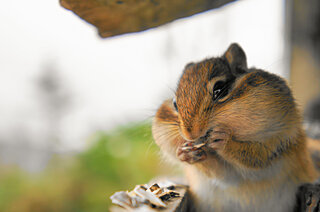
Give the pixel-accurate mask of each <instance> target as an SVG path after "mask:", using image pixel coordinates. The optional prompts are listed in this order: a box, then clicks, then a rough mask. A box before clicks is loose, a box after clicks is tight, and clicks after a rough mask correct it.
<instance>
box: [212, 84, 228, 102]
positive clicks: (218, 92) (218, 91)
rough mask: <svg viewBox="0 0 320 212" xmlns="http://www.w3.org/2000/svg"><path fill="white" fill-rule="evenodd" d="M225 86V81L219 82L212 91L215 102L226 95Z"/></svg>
mask: <svg viewBox="0 0 320 212" xmlns="http://www.w3.org/2000/svg"><path fill="white" fill-rule="evenodd" d="M225 85H226V83H225V82H223V81H218V82H216V84H214V86H213V91H212V95H213V100H217V99H219V98H221V97H223V96H225V95H226V92H224V89H225V88H226V86H225Z"/></svg>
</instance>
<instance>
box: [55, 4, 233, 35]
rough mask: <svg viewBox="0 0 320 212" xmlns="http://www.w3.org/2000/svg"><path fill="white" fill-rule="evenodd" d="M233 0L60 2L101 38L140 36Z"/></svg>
mask: <svg viewBox="0 0 320 212" xmlns="http://www.w3.org/2000/svg"><path fill="white" fill-rule="evenodd" d="M233 1H235V0H192V1H190V0H174V1H172V0H60V4H61V5H62V6H63V7H64V8H66V9H68V10H71V11H73V12H74V13H75V14H77V15H78V16H79V17H80V18H82V19H84V20H85V21H87V22H89V23H91V24H93V25H94V26H96V27H97V28H98V31H99V35H100V36H101V37H104V38H105V37H111V36H115V35H121V34H124V33H131V32H140V31H143V30H147V29H150V28H154V27H157V26H160V25H163V24H166V23H169V22H171V21H173V20H176V19H179V18H184V17H188V16H191V15H194V14H197V13H200V12H204V11H207V10H210V9H213V8H218V7H220V6H223V5H225V4H227V3H230V2H233Z"/></svg>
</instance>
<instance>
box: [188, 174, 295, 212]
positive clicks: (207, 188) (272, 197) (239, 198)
mask: <svg viewBox="0 0 320 212" xmlns="http://www.w3.org/2000/svg"><path fill="white" fill-rule="evenodd" d="M192 181H193V182H192V183H190V190H191V192H192V195H193V197H194V201H195V206H196V209H197V210H196V211H197V212H198V211H201V212H208V211H224V212H270V211H272V212H286V211H288V212H289V211H293V208H294V205H295V193H296V190H297V185H295V184H294V183H292V182H290V181H289V180H286V181H284V182H281V183H279V184H271V185H270V186H265V187H263V186H262V187H261V185H260V184H259V181H257V188H255V182H253V184H252V185H251V187H249V188H247V187H246V186H242V185H241V183H242V182H241V180H236V179H233V180H232V181H233V182H231V181H228V182H225V181H223V180H218V179H210V178H208V177H207V176H204V175H202V174H200V173H199V172H197V173H196V174H194V175H193V179H192ZM258 187H259V188H258Z"/></svg>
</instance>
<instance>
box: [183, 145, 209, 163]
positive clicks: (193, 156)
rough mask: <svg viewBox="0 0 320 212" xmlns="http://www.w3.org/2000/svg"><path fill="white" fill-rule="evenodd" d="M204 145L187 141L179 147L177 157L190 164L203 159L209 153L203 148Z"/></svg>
mask: <svg viewBox="0 0 320 212" xmlns="http://www.w3.org/2000/svg"><path fill="white" fill-rule="evenodd" d="M202 146H203V145H199V144H195V143H194V142H185V143H184V144H183V145H182V146H180V147H179V148H178V150H177V157H178V159H179V160H181V161H184V162H187V163H190V164H193V163H196V162H199V161H203V160H205V159H206V158H207V154H206V153H205V151H204V150H203V149H202V148H201V147H202Z"/></svg>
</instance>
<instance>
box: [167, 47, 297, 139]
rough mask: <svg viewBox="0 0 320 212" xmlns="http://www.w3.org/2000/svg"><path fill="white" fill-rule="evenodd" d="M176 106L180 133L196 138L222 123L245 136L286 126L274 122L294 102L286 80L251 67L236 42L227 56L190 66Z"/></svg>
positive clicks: (174, 100)
mask: <svg viewBox="0 0 320 212" xmlns="http://www.w3.org/2000/svg"><path fill="white" fill-rule="evenodd" d="M172 104H173V107H174V108H175V110H176V113H177V115H178V120H179V126H180V134H181V135H182V136H183V137H184V139H186V140H196V139H198V138H200V137H203V136H205V135H206V134H207V132H208V131H210V130H212V128H214V126H217V125H220V126H221V125H222V126H228V127H230V128H231V130H232V131H234V133H236V134H237V133H238V134H239V135H241V134H243V136H244V137H247V136H248V135H250V134H252V135H254V134H256V133H257V132H258V131H259V130H260V131H261V133H262V131H265V130H268V129H269V128H270V127H271V128H277V126H278V125H281V124H283V122H281V121H280V122H278V124H276V125H274V123H275V122H276V121H279V119H278V118H279V117H278V116H279V115H281V114H282V113H283V109H284V108H288V109H289V110H290V108H292V107H293V99H292V96H291V94H290V90H289V88H288V87H287V86H286V83H285V82H284V81H283V80H282V79H281V78H279V77H277V76H275V75H272V74H269V73H267V72H264V71H260V70H255V69H248V68H247V61H246V55H245V53H244V51H243V50H242V48H241V47H240V46H239V45H237V44H232V45H231V46H230V47H229V48H228V50H227V51H226V52H225V53H224V55H223V56H222V57H217V58H211V59H206V60H204V61H201V62H199V63H191V64H188V65H187V66H186V68H185V70H184V72H183V74H182V76H181V78H180V81H179V83H178V88H177V90H176V95H175V98H173V103H172ZM279 106H280V107H282V108H279ZM268 119H270V120H268ZM267 125H268V126H267ZM269 125H270V126H269ZM240 137H241V136H240Z"/></svg>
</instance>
